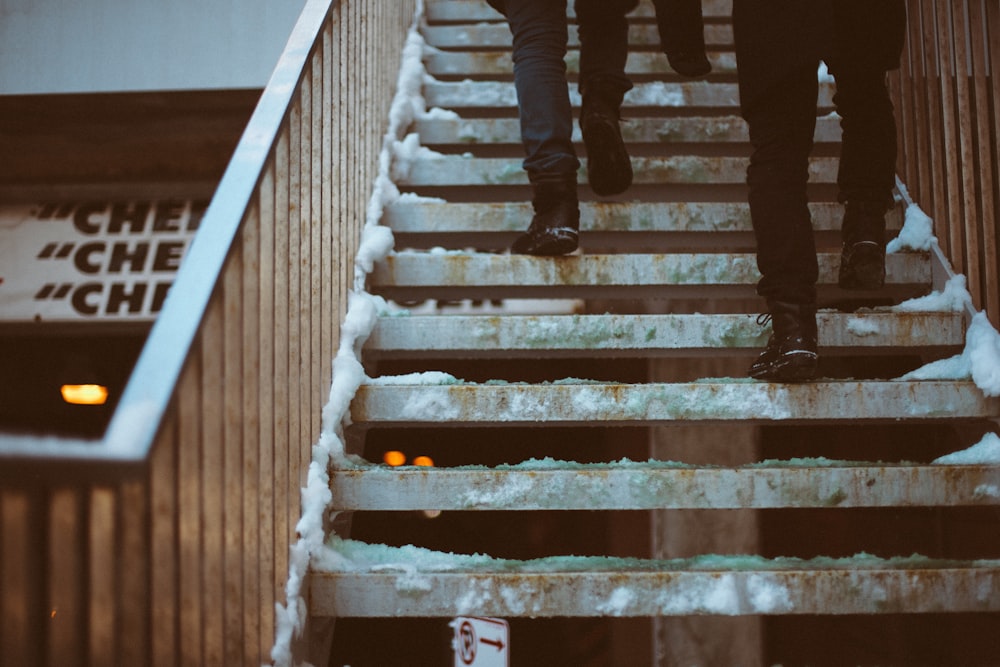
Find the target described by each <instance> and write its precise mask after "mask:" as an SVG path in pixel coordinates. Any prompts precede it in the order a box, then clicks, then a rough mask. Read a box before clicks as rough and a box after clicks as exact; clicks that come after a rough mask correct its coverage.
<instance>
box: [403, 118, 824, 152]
mask: <svg viewBox="0 0 1000 667" xmlns="http://www.w3.org/2000/svg"><path fill="white" fill-rule="evenodd" d="M621 130H622V138H623V139H624V140H625V141H626V143H629V144H655V145H668V144H670V145H676V144H697V145H705V144H719V145H722V146H724V147H728V146H729V145H730V144H745V143H746V142H748V141H749V140H750V139H749V137H748V135H747V126H746V123H745V122H744V121H743V119H742V118H739V117H738V116H712V117H692V118H686V117H682V118H641V117H640V118H628V117H625V118H623V119H622V123H621ZM414 131H415V132H416V133H417V134H419V135H420V143H421V145H423V146H430V147H434V146H436V145H440V144H444V145H455V146H460V145H461V146H477V145H481V144H482V145H491V146H493V145H501V144H507V145H511V146H516V147H517V148H518V150H520V148H521V128H520V124H519V121H518V119H516V118H435V117H428V118H423V119H420V120H418V121H417V123H416V126H415V128H414ZM573 138H574V141H576V142H577V143H578V144H581V145H582V141H583V139H582V137H581V135H580V128H579V126H578V125H577V124H575V123H574V125H573ZM814 141H816V143H837V142H839V141H840V119H839V118H836V117H834V116H823V117H822V118H819V119H818V120H817V122H816V133H815V135H814Z"/></svg>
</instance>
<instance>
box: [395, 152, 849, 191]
mask: <svg viewBox="0 0 1000 667" xmlns="http://www.w3.org/2000/svg"><path fill="white" fill-rule="evenodd" d="M581 162H583V163H586V159H585V158H584V159H581ZM837 165H838V160H837V158H832V157H815V158H812V159H810V160H809V179H810V181H811V182H812V183H823V184H830V185H832V184H835V183H836V182H837ZM632 168H633V170H634V172H635V177H634V179H633V181H632V182H633V184H635V185H643V184H654V185H660V184H664V185H667V184H707V185H721V184H725V185H743V184H745V183H746V178H747V160H746V158H741V157H704V156H700V155H673V156H664V157H644V156H633V157H632ZM397 169H398V171H397V180H396V183H397V185H401V186H410V187H426V186H474V187H482V186H484V185H527V184H528V175H527V172H525V171H524V168H523V167H522V160H521V159H518V158H481V157H471V156H464V155H446V154H443V153H431V154H430V155H428V154H426V153H422V154H419V155H418V156H417V157H416V158H415V159H413V160H411V161H409V162H407V163H400V164H399V165H397ZM577 182H578V183H580V184H585V183H586V182H587V173H586V169H585V167H581V169H580V170H579V171H578V172H577Z"/></svg>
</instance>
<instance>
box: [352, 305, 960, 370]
mask: <svg viewBox="0 0 1000 667" xmlns="http://www.w3.org/2000/svg"><path fill="white" fill-rule="evenodd" d="M817 321H818V325H819V345H820V347H821V348H822V350H823V353H824V354H858V353H861V352H863V351H868V352H872V353H878V354H882V355H887V354H892V353H901V354H917V353H921V352H923V353H925V354H927V353H936V354H942V353H944V352H953V351H954V350H955V349H956V348H961V346H962V345H963V344H964V343H965V330H964V326H963V322H962V315H961V313H914V312H888V311H885V312H875V311H863V312H858V313H838V312H833V311H820V313H819V316H818V317H817ZM769 335H770V326H767V327H762V326H761V325H759V324H757V316H756V315H747V314H722V315H703V314H690V315H688V314H684V315H678V314H670V315H611V314H604V315H403V316H400V315H394V316H383V317H380V318H379V320H378V322H377V324H376V326H375V328H374V330H373V331H372V333H371V335H370V336H369V338H368V340H367V342H366V343H365V347H364V355H365V358H366V359H386V358H407V359H413V358H421V357H432V358H436V359H437V358H443V357H453V358H477V359H480V358H507V357H536V358H553V357H560V356H563V357H569V356H575V357H597V356H605V357H606V356H613V357H643V358H646V357H664V356H711V355H719V354H732V353H734V352H739V351H745V352H751V351H754V352H756V351H759V350H760V349H761V348H763V347H764V345H765V344H766V343H767V338H768V336H769Z"/></svg>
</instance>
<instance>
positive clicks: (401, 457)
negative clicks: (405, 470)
mask: <svg viewBox="0 0 1000 667" xmlns="http://www.w3.org/2000/svg"><path fill="white" fill-rule="evenodd" d="M382 460H383V461H385V462H386V463H387V464H389V465H391V466H393V467H395V466H401V465H403V464H404V463H406V454H404V453H403V452H397V451H391V452H386V453H385V454H383V455H382Z"/></svg>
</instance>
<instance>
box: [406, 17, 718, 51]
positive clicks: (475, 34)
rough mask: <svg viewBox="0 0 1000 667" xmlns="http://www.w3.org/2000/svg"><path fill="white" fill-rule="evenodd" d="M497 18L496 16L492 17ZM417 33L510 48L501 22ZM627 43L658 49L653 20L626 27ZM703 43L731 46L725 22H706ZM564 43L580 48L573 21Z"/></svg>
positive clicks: (440, 41) (438, 42)
mask: <svg viewBox="0 0 1000 667" xmlns="http://www.w3.org/2000/svg"><path fill="white" fill-rule="evenodd" d="M496 18H499V17H496ZM421 32H422V33H423V35H424V39H425V41H426V42H427V43H428V44H430V45H431V46H435V47H437V48H439V49H507V50H509V49H511V46H512V41H513V40H512V38H511V34H510V29H509V28H508V27H507V24H506V23H504V22H503V21H500V22H494V23H487V22H485V21H481V22H477V23H473V24H462V25H427V26H425V27H424V28H423V29H422V30H421ZM628 43H629V46H630V47H631V48H647V49H653V50H659V48H660V33H659V31H658V30H657V28H656V25H654V24H653V23H636V22H633V23H632V24H631V25H630V26H629V36H628ZM705 44H706V46H708V47H709V48H719V47H730V48H732V45H733V29H732V26H730V25H728V24H719V23H706V25H705ZM567 46H568V47H569V48H571V49H576V48H580V38H579V34H578V32H577V28H576V24H571V25H570V26H569V33H568V40H567Z"/></svg>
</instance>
